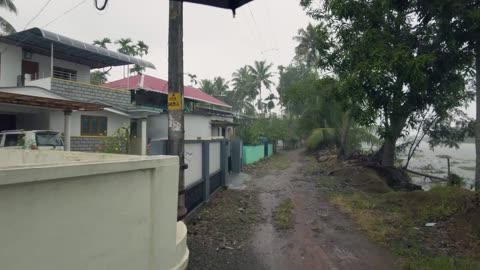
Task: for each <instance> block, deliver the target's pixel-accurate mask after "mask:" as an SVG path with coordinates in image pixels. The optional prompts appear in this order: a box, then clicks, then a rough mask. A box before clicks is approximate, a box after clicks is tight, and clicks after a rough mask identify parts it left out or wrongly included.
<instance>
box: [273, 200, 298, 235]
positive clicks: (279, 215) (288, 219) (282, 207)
mask: <svg viewBox="0 0 480 270" xmlns="http://www.w3.org/2000/svg"><path fill="white" fill-rule="evenodd" d="M293 212H294V205H293V201H292V199H290V198H288V199H285V200H283V201H282V202H281V203H280V204H279V205H278V206H277V208H276V209H275V212H274V213H273V220H274V221H275V227H276V228H277V229H280V230H288V229H292V228H293V225H294V223H295V216H294V213H293Z"/></svg>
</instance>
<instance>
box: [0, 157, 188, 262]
mask: <svg viewBox="0 0 480 270" xmlns="http://www.w3.org/2000/svg"><path fill="white" fill-rule="evenodd" d="M178 166H179V164H178V158H176V157H165V156H156V157H138V156H124V155H111V154H89V153H78V152H60V151H24V150H0V216H1V217H2V218H1V219H0V239H1V241H2V243H8V244H4V245H0V262H1V268H2V269H8V270H25V269H38V270H60V269H70V270H84V269H115V270H122V269H123V270H131V269H137V270H152V269H156V270H170V269H185V268H186V264H187V261H188V249H187V247H186V234H187V231H186V227H185V225H184V224H183V223H181V222H180V223H177V222H176V212H177V193H178V180H177V179H178Z"/></svg>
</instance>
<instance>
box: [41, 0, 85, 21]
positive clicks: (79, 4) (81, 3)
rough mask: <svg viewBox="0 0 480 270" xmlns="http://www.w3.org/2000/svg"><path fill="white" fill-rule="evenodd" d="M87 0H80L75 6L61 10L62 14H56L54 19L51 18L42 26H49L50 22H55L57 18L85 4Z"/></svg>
mask: <svg viewBox="0 0 480 270" xmlns="http://www.w3.org/2000/svg"><path fill="white" fill-rule="evenodd" d="M87 1H88V0H82V1H80V2H79V3H77V4H76V5H75V6H73V7H72V8H70V9H68V10H66V11H65V12H63V13H62V14H60V15H58V16H57V17H56V18H55V19H53V20H51V21H50V22H49V23H47V24H45V25H44V26H43V28H45V27H47V26H49V25H50V24H52V23H54V22H56V21H57V20H59V19H60V18H62V17H63V16H65V15H67V14H68V13H70V12H72V11H74V10H75V9H77V8H78V7H80V6H81V5H83V4H85V3H86V2H87Z"/></svg>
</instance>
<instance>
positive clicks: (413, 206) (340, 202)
mask: <svg viewBox="0 0 480 270" xmlns="http://www.w3.org/2000/svg"><path fill="white" fill-rule="evenodd" d="M468 193H471V192H468V191H466V190H463V189H460V188H454V187H434V188H433V189H432V190H431V191H428V192H423V191H415V192H393V191H392V192H389V193H385V194H372V193H365V192H362V191H355V192H352V193H350V194H348V193H337V194H333V195H332V196H330V200H331V202H332V203H333V204H335V205H336V206H337V207H338V208H339V209H340V210H341V211H342V212H345V213H347V214H348V215H350V216H351V217H352V218H353V220H354V221H355V223H357V224H358V225H359V226H360V228H361V229H362V230H363V231H365V232H366V233H367V234H368V236H369V237H370V238H371V239H372V240H374V241H376V242H378V243H381V244H385V245H387V246H389V247H390V248H392V250H393V251H394V252H395V253H396V254H397V255H400V256H401V257H403V258H405V261H404V267H403V269H432V270H436V269H480V261H478V259H480V258H478V257H479V256H478V255H479V254H480V253H479V252H480V245H479V244H478V242H477V243H475V241H471V240H468V241H466V238H464V237H465V236H468V235H470V236H473V238H474V239H477V240H478V239H479V237H480V231H478V230H475V228H474V227H473V226H472V227H471V228H468V226H470V225H474V224H470V225H466V227H464V228H456V226H454V225H450V224H449V221H450V220H452V219H455V215H458V214H462V217H465V212H466V211H467V209H466V208H465V205H466V203H467V201H468V199H471V198H472V196H471V195H472V194H468ZM461 219H462V218H461ZM427 222H437V223H440V224H441V226H442V227H444V229H437V228H425V227H424V224H425V223H427ZM470 222H473V223H474V222H475V221H473V220H471V221H470ZM467 223H468V222H467ZM464 226H465V225H464ZM459 234H460V235H463V236H460V237H458V235H459ZM455 241H460V242H464V243H462V244H460V245H459V246H458V247H455V246H450V247H448V248H446V247H444V246H442V245H445V242H451V243H452V245H454V242H455ZM465 244H467V245H468V248H466V247H465V246H464V245H465ZM447 246H448V244H447Z"/></svg>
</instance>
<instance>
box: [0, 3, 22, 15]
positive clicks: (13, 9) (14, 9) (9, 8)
mask: <svg viewBox="0 0 480 270" xmlns="http://www.w3.org/2000/svg"><path fill="white" fill-rule="evenodd" d="M0 7H2V8H5V9H7V11H10V12H13V13H15V14H17V13H18V11H17V7H16V6H15V4H14V3H13V1H12V0H0Z"/></svg>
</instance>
